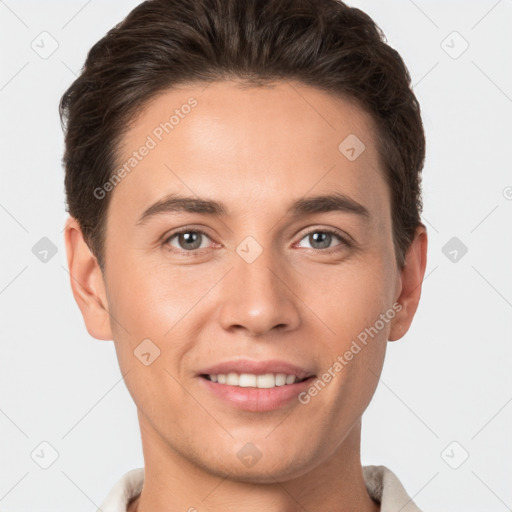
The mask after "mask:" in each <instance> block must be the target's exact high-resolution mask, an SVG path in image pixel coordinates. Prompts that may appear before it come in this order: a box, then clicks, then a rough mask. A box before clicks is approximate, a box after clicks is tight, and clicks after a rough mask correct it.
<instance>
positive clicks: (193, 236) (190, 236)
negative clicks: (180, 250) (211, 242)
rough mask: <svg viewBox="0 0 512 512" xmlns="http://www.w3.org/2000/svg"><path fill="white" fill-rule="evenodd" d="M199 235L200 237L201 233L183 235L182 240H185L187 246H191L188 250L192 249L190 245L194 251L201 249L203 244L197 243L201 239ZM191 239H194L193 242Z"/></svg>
mask: <svg viewBox="0 0 512 512" xmlns="http://www.w3.org/2000/svg"><path fill="white" fill-rule="evenodd" d="M198 235H199V233H181V237H182V239H184V240H185V244H189V247H188V249H190V248H191V247H190V244H193V247H192V249H197V247H199V245H201V244H198V243H197V240H198V239H199V236H198ZM190 238H192V240H190ZM194 239H195V240H194ZM194 241H195V244H194Z"/></svg>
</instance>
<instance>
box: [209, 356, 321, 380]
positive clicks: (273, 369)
mask: <svg viewBox="0 0 512 512" xmlns="http://www.w3.org/2000/svg"><path fill="white" fill-rule="evenodd" d="M228 373H238V374H241V373H251V374H254V375H264V374H265V373H284V374H286V375H295V376H296V377H297V378H298V379H305V378H307V377H312V376H313V375H314V374H313V373H312V372H311V371H308V370H307V369H305V368H301V367H299V366H296V365H293V364H291V363H288V362H286V361H279V360H277V359H273V360H267V361H253V360H250V359H237V360H232V361H224V362H222V363H218V364H215V365H213V366H209V367H208V368H205V369H203V370H201V371H200V372H199V375H219V374H223V375H225V374H228Z"/></svg>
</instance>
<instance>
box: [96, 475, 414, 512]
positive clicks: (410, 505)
mask: <svg viewBox="0 0 512 512" xmlns="http://www.w3.org/2000/svg"><path fill="white" fill-rule="evenodd" d="M363 477H364V482H365V485H366V488H367V489H368V494H369V495H370V496H371V498H373V499H374V500H375V501H377V502H378V503H380V512H399V511H400V512H421V510H420V509H419V508H418V507H417V506H416V505H415V504H414V502H413V501H412V499H411V498H410V497H409V496H408V494H407V492H406V491H405V489H404V487H403V486H402V484H401V483H400V480H399V479H398V477H397V476H396V475H395V474H394V473H393V472H392V471H391V470H390V469H388V468H387V467H386V466H363ZM143 484H144V468H137V469H132V470H131V471H128V472H127V473H125V474H124V475H123V476H122V477H121V478H120V479H119V480H118V481H117V482H116V484H115V485H114V487H112V489H111V490H110V492H109V493H108V494H107V496H106V498H105V500H104V501H103V503H102V504H101V506H100V508H99V509H98V511H97V512H126V508H127V506H128V503H129V502H130V501H131V500H132V499H133V498H135V497H137V496H138V495H139V494H140V493H141V491H142V486H143Z"/></svg>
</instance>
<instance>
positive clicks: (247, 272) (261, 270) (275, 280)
mask: <svg viewBox="0 0 512 512" xmlns="http://www.w3.org/2000/svg"><path fill="white" fill-rule="evenodd" d="M266 240H270V237H267V238H266ZM279 258H280V255H279V253H278V252H277V251H275V250H273V248H272V245H271V244H269V246H268V247H267V246H264V245H263V244H260V243H259V242H258V241H257V240H256V238H255V237H252V236H249V237H246V238H245V239H244V240H243V241H242V242H241V243H239V244H238V246H236V248H235V253H234V268H233V270H232V271H231V272H230V273H229V279H228V281H227V282H226V283H225V286H226V290H225V294H224V297H223V308H222V315H221V321H222V323H223V326H224V328H227V329H228V328H230V327H232V326H235V325H236V326H240V327H244V328H245V329H246V330H247V331H248V333H249V334H252V335H256V334H263V333H264V332H266V331H269V330H271V329H272V328H274V327H276V326H281V328H282V329H284V328H295V327H296V326H297V324H298V322H299V311H298V309H297V304H296V303H295V300H294V298H293V297H294V294H293V293H292V292H291V291H290V287H291V286H290V284H289V283H287V280H288V279H287V277H286V274H285V264H283V262H282V261H281V260H280V259H279Z"/></svg>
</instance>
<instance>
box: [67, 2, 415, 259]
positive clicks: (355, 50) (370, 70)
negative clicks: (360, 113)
mask: <svg viewBox="0 0 512 512" xmlns="http://www.w3.org/2000/svg"><path fill="white" fill-rule="evenodd" d="M233 78H236V79H238V80H239V81H241V82H243V83H246V84H252V85H258V84H263V83H266V82H271V81H276V80H279V79H281V80H286V79H294V80H298V81H300V82H302V83H304V84H306V85H310V86H313V87H316V88H318V89H321V90H324V91H327V92H330V93H332V94H335V95H339V96H341V97H346V98H347V97H348V98H351V99H355V100H356V101H357V102H358V104H359V105H360V106H361V107H362V108H363V109H365V110H366V111H368V112H370V113H371V115H372V117H373V119H374V120H375V122H376V126H377V128H378V151H379V155H380V157H381V159H382V162H383V164H384V167H385V179H386V182H387V184H388V186H389V187H390V190H391V197H392V204H391V208H392V220H393V240H394V246H395V254H396V259H397V262H398V264H399V265H400V266H403V263H404V257H405V252H406V251H407V249H408V247H409V246H410V243H411V242H412V240H413V238H414V233H415V229H416V227H417V226H418V225H419V224H421V222H420V213H421V210H422V200H421V170H422V168H423V164H424V159H425V135H424V131H423V124H422V121H421V115H420V106H419V103H418V101H417V99H416V97H415V95H414V93H413V91H412V88H411V78H410V75H409V72H408V70H407V68H406V66H405V64H404V62H403V60H402V58H401V57H400V55H399V54H398V53H397V52H396V51H395V50H394V49H393V48H391V47H390V46H389V45H388V44H387V42H386V39H385V36H384V34H383V33H382V31H381V29H380V28H379V27H378V26H377V25H376V24H375V22H374V21H373V20H372V19H371V18H370V17H369V16H368V15H367V14H366V13H364V12H363V11H361V10H359V9H357V8H354V7H348V6H347V5H345V4H344V3H342V2H341V1H339V0H193V1H190V0H148V1H145V2H143V3H141V4H140V5H138V6H137V7H136V8H135V9H133V10H132V11H131V12H130V13H129V14H128V16H127V17H126V18H125V19H124V20H123V21H122V22H121V23H119V24H118V25H116V26H115V27H114V28H112V29H111V30H110V31H109V32H108V33H107V34H106V35H105V36H104V37H103V38H102V39H101V40H99V41H98V42H97V43H96V44H95V45H94V46H93V47H92V48H91V50H90V51H89V53H88V55H87V59H86V62H85V64H84V67H83V69H82V72H81V74H80V76H79V77H78V78H77V79H76V80H75V81H74V82H73V83H72V85H71V86H70V87H69V89H68V90H67V91H66V92H65V93H64V95H63V96H62V98H61V101H60V116H61V122H62V125H63V128H64V131H65V153H64V157H63V164H64V166H65V189H66V197H67V207H68V212H69V214H70V215H71V216H73V217H74V218H76V219H77V221H78V223H79V225H80V227H81V229H82V232H83V234H84V238H85V240H86V241H87V243H88V245H89V247H90V248H91V250H92V252H93V254H94V255H95V256H96V258H97V260H98V263H99V264H100V266H101V267H102V268H103V265H104V260H103V247H104V239H105V225H106V222H105V221H106V214H107V208H108V204H109V196H107V197H105V198H104V199H98V198H97V197H96V195H95V194H94V190H95V189H97V187H101V186H102V184H104V183H106V182H107V181H108V180H109V178H110V177H111V175H112V173H113V172H114V169H115V166H116V163H117V162H116V152H117V150H118V147H119V143H120V141H121V139H122V137H123V135H124V134H125V132H126V129H127V126H128V125H129V121H130V119H132V118H133V117H134V116H135V115H136V114H137V113H138V112H140V111H141V110H142V108H143V107H144V105H145V104H146V103H147V102H148V100H150V99H152V98H153V97H154V96H156V94H158V93H160V92H163V91H164V90H165V89H168V88H172V87H173V86H174V85H178V84H184V83H188V82H190V83H193V82H203V81H207V82H211V81H221V80H223V79H233ZM340 142H341V141H340Z"/></svg>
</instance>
